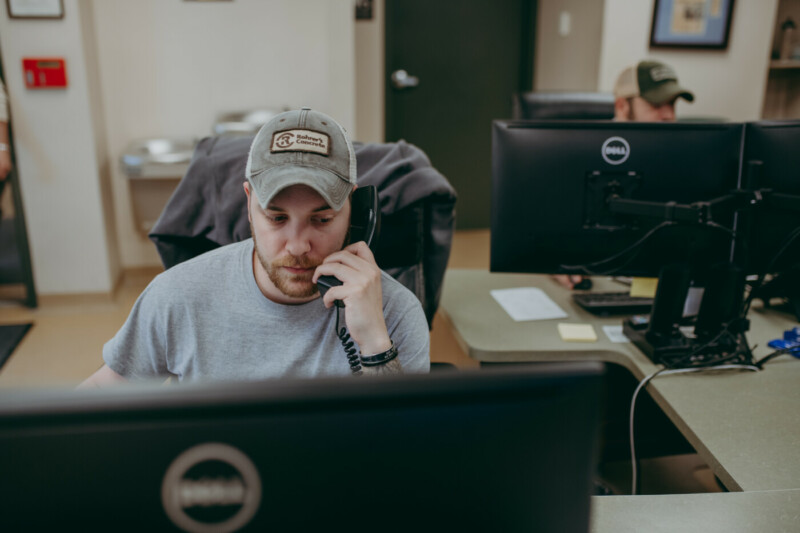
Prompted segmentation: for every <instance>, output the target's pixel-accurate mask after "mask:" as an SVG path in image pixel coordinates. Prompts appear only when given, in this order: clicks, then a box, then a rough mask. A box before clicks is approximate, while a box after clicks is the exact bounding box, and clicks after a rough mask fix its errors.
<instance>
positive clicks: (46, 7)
mask: <svg viewBox="0 0 800 533" xmlns="http://www.w3.org/2000/svg"><path fill="white" fill-rule="evenodd" d="M6 9H7V10H8V17H9V18H12V19H37V20H38V19H63V18H64V0H6Z"/></svg>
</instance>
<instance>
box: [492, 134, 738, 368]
mask: <svg viewBox="0 0 800 533" xmlns="http://www.w3.org/2000/svg"><path fill="white" fill-rule="evenodd" d="M742 135H743V125H742V124H723V123H717V124H712V123H671V124H667V123H620V122H590V121H583V122H581V121H569V122H567V121H564V122H554V121H527V122H526V121H495V123H494V127H493V132H492V215H491V270H492V271H495V272H532V273H551V274H555V273H564V274H584V275H619V276H639V277H657V278H659V288H658V292H657V293H656V298H655V302H654V305H653V309H652V312H651V314H650V318H649V320H648V321H647V322H641V321H627V322H626V323H625V324H624V331H625V334H626V335H627V336H628V337H629V338H631V340H632V341H633V342H634V343H635V344H636V345H637V346H638V347H639V348H640V349H641V350H642V351H643V352H644V353H645V354H646V355H647V356H648V357H650V358H651V359H652V360H653V361H655V362H659V363H664V364H667V365H668V366H685V365H688V364H690V363H691V364H694V362H695V361H696V357H695V356H696V355H697V350H698V349H702V350H704V351H706V352H709V353H710V354H711V357H710V358H707V359H705V360H704V362H703V363H704V364H705V363H708V362H709V361H716V360H731V359H733V358H747V357H749V352H747V353H745V354H743V352H742V350H743V343H742V338H741V335H743V331H745V330H746V329H747V324H746V322H744V321H739V322H738V323H737V324H736V325H735V327H734V326H732V325H731V324H730V323H732V322H733V321H734V320H736V319H738V318H739V313H740V309H741V307H742V303H741V301H742V296H741V295H742V292H743V291H744V274H743V273H742V271H741V270H739V269H738V267H737V265H736V264H735V261H739V253H738V249H739V247H740V239H735V236H736V216H735V215H736V212H737V207H738V204H737V201H738V199H739V198H740V196H738V195H737V193H736V190H737V189H738V188H739V185H740V181H741V179H740V168H741V167H740V158H741V146H742ZM690 284H695V285H706V286H707V288H706V291H705V295H704V297H703V303H702V304H701V306H700V311H699V313H698V317H697V325H696V328H695V333H696V340H695V339H689V338H687V337H686V336H685V335H684V334H683V332H681V331H680V328H679V323H680V321H681V319H682V315H683V309H684V304H685V300H686V295H687V293H688V290H689V286H690ZM721 333H724V334H723V335H721ZM699 347H702V348H699ZM704 355H705V354H704Z"/></svg>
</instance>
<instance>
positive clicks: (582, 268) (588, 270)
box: [559, 220, 737, 276]
mask: <svg viewBox="0 0 800 533" xmlns="http://www.w3.org/2000/svg"><path fill="white" fill-rule="evenodd" d="M679 225H681V224H679V223H677V222H673V221H665V222H662V223H660V224H658V225H657V226H655V227H653V228H651V229H650V230H649V231H648V232H647V233H645V234H644V235H643V236H642V237H641V238H640V239H639V240H638V241H636V242H635V243H633V244H631V245H630V246H628V247H627V248H625V249H624V250H622V251H620V252H617V253H616V254H614V255H612V256H610V257H607V258H605V259H601V260H600V261H595V262H594V263H589V264H588V265H559V266H560V268H561V269H565V270H573V271H578V272H580V273H582V274H587V275H590V276H609V275H611V274H614V273H615V272H618V271H619V270H622V269H623V268H625V267H626V266H627V265H628V264H630V263H631V261H633V260H634V259H636V257H637V256H638V255H639V253H640V252H641V248H640V247H641V246H642V245H643V244H644V243H645V242H647V241H648V240H650V238H652V237H653V235H655V234H656V233H657V232H658V231H660V230H662V229H664V228H666V227H669V226H679ZM703 226H705V227H707V228H711V229H715V230H719V231H722V232H724V233H727V234H729V235H730V236H731V237H732V238H734V239H735V238H736V236H737V234H736V232H735V231H734V230H732V229H730V228H726V227H725V226H722V225H721V224H717V223H716V222H712V221H710V220H709V221H706V222H704V223H703ZM633 251H635V253H634V254H633V255H631V256H630V257H629V258H628V259H627V260H626V261H625V262H624V263H622V264H620V265H617V266H615V267H613V268H611V269H609V270H605V271H595V270H593V269H594V267H597V266H601V265H604V264H608V263H612V262H614V261H616V260H617V259H619V258H621V257H624V256H625V255H627V254H629V253H631V252H633Z"/></svg>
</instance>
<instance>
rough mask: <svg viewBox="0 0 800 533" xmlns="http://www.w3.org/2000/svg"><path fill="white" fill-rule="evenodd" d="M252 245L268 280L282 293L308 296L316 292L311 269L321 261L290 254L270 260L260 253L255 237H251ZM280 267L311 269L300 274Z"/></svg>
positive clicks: (297, 296) (292, 296)
mask: <svg viewBox="0 0 800 533" xmlns="http://www.w3.org/2000/svg"><path fill="white" fill-rule="evenodd" d="M253 246H254V247H255V250H256V257H258V261H259V262H260V263H261V266H263V267H264V270H265V271H266V272H267V276H269V280H270V281H271V282H272V284H273V285H275V287H276V288H277V289H278V290H279V291H281V292H282V293H283V294H285V295H286V296H289V297H291V298H308V297H309V296H314V295H315V294H316V293H317V292H318V290H317V285H316V284H315V283H311V278H312V277H313V276H314V270H313V269H315V268H316V267H317V266H319V264H320V263H321V262H318V261H312V260H311V259H309V258H308V257H306V256H301V257H294V256H292V255H289V256H285V257H282V258H280V259H275V260H273V261H271V262H270V261H267V260H266V258H265V257H264V256H263V255H261V252H260V251H259V249H258V244H256V241H255V239H253ZM281 267H292V268H310V269H312V270H309V271H308V272H304V273H302V274H292V273H291V272H289V271H287V270H285V269H283V268H281Z"/></svg>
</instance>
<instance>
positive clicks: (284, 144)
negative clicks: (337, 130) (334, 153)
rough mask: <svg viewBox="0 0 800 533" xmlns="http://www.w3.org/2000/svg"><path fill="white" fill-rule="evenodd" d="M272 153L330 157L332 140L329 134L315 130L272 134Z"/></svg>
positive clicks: (286, 131) (285, 131)
mask: <svg viewBox="0 0 800 533" xmlns="http://www.w3.org/2000/svg"><path fill="white" fill-rule="evenodd" d="M270 152H272V153H276V152H310V153H313V154H320V155H324V156H328V155H330V153H331V138H330V137H329V136H328V134H327V133H322V132H319V131H313V130H299V129H298V130H284V131H276V132H275V133H273V134H272V146H271V147H270Z"/></svg>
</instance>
